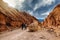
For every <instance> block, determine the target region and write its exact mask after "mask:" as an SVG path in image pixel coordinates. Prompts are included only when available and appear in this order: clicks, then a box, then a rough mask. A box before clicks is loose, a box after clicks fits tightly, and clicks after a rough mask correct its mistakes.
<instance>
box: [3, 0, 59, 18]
mask: <svg viewBox="0 0 60 40" xmlns="http://www.w3.org/2000/svg"><path fill="white" fill-rule="evenodd" d="M3 1H4V2H6V3H8V5H9V6H11V7H14V8H16V9H18V10H19V11H26V12H28V13H29V14H31V15H32V16H34V17H36V18H37V19H45V18H46V17H47V16H48V15H49V13H50V12H51V11H52V10H53V9H54V7H55V6H56V5H58V4H60V0H3Z"/></svg>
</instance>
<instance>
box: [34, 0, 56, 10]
mask: <svg viewBox="0 0 60 40" xmlns="http://www.w3.org/2000/svg"><path fill="white" fill-rule="evenodd" d="M52 3H55V0H42V2H38V3H37V4H36V5H35V7H34V11H35V10H36V9H38V8H39V7H41V6H46V5H51V4H52Z"/></svg>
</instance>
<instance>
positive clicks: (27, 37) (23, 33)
mask: <svg viewBox="0 0 60 40" xmlns="http://www.w3.org/2000/svg"><path fill="white" fill-rule="evenodd" d="M0 40H60V37H55V35H53V34H51V33H49V32H47V31H46V30H41V31H37V32H28V30H20V29H18V30H14V31H12V32H8V33H5V34H1V35H0Z"/></svg>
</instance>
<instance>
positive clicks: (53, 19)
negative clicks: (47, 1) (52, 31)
mask: <svg viewBox="0 0 60 40" xmlns="http://www.w3.org/2000/svg"><path fill="white" fill-rule="evenodd" d="M42 24H43V26H44V27H47V28H54V27H58V26H60V4H59V5H57V6H56V7H55V8H54V9H53V11H52V12H51V13H50V14H49V15H48V16H47V18H46V19H45V20H44V22H43V23H42Z"/></svg>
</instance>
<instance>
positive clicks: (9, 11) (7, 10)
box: [0, 0, 38, 31]
mask: <svg viewBox="0 0 60 40" xmlns="http://www.w3.org/2000/svg"><path fill="white" fill-rule="evenodd" d="M33 20H36V21H38V20H37V19H36V18H35V17H33V16H31V15H29V14H28V13H26V12H20V11H18V10H16V9H15V8H12V7H8V4H7V3H5V2H3V1H2V0H0V31H3V30H10V29H13V28H16V27H17V28H19V27H20V26H21V24H22V23H25V24H27V25H29V24H31V23H33Z"/></svg>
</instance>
